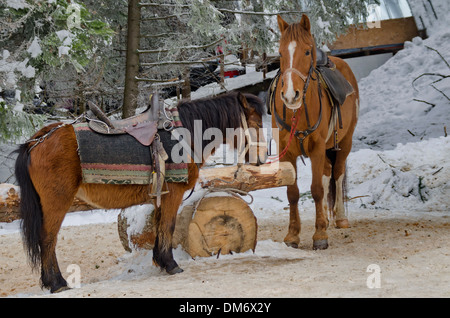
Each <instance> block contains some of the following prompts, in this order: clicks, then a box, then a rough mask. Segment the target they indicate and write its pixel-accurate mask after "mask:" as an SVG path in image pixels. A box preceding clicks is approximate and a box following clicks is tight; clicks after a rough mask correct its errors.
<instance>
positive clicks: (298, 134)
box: [270, 54, 322, 163]
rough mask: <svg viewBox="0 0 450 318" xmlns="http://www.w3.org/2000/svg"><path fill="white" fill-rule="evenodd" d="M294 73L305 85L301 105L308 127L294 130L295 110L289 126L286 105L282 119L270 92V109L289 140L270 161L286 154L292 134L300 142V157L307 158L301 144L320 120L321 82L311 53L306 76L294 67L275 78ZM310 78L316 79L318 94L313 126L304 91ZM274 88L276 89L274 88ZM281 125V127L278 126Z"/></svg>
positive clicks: (273, 96) (296, 119)
mask: <svg viewBox="0 0 450 318" xmlns="http://www.w3.org/2000/svg"><path fill="white" fill-rule="evenodd" d="M290 72H291V73H294V74H296V75H298V76H299V77H300V78H301V79H302V80H303V82H304V83H305V86H304V87H303V100H302V105H303V106H304V109H305V116H306V123H307V125H308V128H307V129H305V130H296V129H295V128H296V126H297V122H298V117H296V116H295V115H296V111H294V114H293V115H292V118H291V122H292V124H291V126H289V125H288V124H287V123H286V122H285V120H286V117H285V115H286V105H285V104H284V103H283V119H282V118H281V117H280V116H279V115H278V113H277V111H276V108H275V93H273V94H272V101H271V108H272V111H273V113H274V115H275V120H276V122H277V125H278V127H279V128H281V130H283V129H286V130H290V136H289V141H288V143H287V145H286V147H285V148H284V149H283V150H282V151H281V152H280V154H279V155H277V156H276V157H275V158H274V160H273V161H271V162H270V163H272V162H276V161H279V160H280V159H281V158H282V157H283V156H284V155H286V153H287V151H288V148H289V146H290V144H291V142H292V139H293V136H295V137H297V139H298V140H299V143H300V151H301V153H302V156H301V157H300V158H301V159H302V161H303V163H305V162H304V160H303V157H305V158H308V156H307V154H306V151H305V147H304V146H303V141H304V140H305V139H306V137H308V136H309V135H311V134H312V133H313V132H314V131H315V130H316V129H317V128H318V127H319V125H320V122H321V121H322V88H321V84H320V78H319V73H318V70H317V69H316V68H315V67H314V60H313V55H312V54H311V65H310V67H309V71H308V76H305V75H304V74H303V73H301V72H300V71H299V70H297V69H295V68H289V69H287V70H285V71H284V73H283V74H282V75H281V74H280V73H278V75H277V76H276V77H275V80H276V81H277V80H278V77H279V76H280V75H281V76H282V78H284V77H285V76H286V75H287V73H290ZM313 72H314V73H316V78H314V77H313V76H312V73H313ZM311 79H312V80H313V81H317V89H318V95H319V105H320V108H319V118H318V119H317V121H316V123H315V124H314V126H311V122H310V120H309V114H308V105H307V104H306V93H307V90H308V87H309V83H310V81H311ZM275 90H276V89H275ZM280 126H281V127H280Z"/></svg>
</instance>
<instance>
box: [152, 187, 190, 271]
mask: <svg viewBox="0 0 450 318" xmlns="http://www.w3.org/2000/svg"><path fill="white" fill-rule="evenodd" d="M168 188H169V193H167V194H164V195H163V196H162V197H161V206H160V207H159V208H156V210H155V225H156V240H155V246H154V248H153V262H154V263H155V265H157V266H160V267H161V268H163V269H165V270H166V272H167V273H169V274H171V275H172V274H177V273H181V272H182V271H183V270H182V269H181V268H180V267H179V266H178V264H177V262H175V260H174V259H173V254H172V237H173V232H174V230H175V223H176V218H177V212H178V208H179V207H180V204H181V201H182V199H183V194H184V192H185V190H186V189H185V188H186V187H185V186H182V185H177V184H174V183H168ZM155 206H156V205H155Z"/></svg>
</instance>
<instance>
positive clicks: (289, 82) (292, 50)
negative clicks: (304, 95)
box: [285, 41, 297, 101]
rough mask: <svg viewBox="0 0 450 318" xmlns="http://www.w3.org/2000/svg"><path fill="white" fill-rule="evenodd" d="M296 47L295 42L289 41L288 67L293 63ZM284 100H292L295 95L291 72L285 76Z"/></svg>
mask: <svg viewBox="0 0 450 318" xmlns="http://www.w3.org/2000/svg"><path fill="white" fill-rule="evenodd" d="M296 47H297V42H296V41H292V42H291V43H289V46H288V50H289V68H292V65H293V63H294V53H295V48H296ZM285 97H286V100H288V101H293V100H294V97H295V91H294V82H293V81H292V72H289V74H288V77H287V89H286V94H285Z"/></svg>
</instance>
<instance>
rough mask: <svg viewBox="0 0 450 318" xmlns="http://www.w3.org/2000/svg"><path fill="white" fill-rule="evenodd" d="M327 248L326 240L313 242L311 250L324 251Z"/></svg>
mask: <svg viewBox="0 0 450 318" xmlns="http://www.w3.org/2000/svg"><path fill="white" fill-rule="evenodd" d="M327 248H328V240H327V239H325V240H317V241H313V250H326V249H327Z"/></svg>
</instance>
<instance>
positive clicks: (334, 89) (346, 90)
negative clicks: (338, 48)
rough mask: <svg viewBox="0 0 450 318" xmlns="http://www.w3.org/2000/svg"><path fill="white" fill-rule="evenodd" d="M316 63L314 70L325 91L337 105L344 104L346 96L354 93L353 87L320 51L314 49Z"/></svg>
mask: <svg viewBox="0 0 450 318" xmlns="http://www.w3.org/2000/svg"><path fill="white" fill-rule="evenodd" d="M316 61H317V64H316V68H317V70H318V71H319V73H320V75H321V77H322V79H323V82H324V83H325V84H326V89H327V90H328V91H329V93H330V94H331V96H332V97H333V98H334V99H335V101H336V102H337V103H338V104H339V105H342V104H344V102H345V99H346V98H347V96H349V95H351V94H352V93H353V92H354V89H353V86H352V85H351V84H350V83H349V82H348V81H347V79H346V78H345V77H344V75H342V73H341V72H340V71H339V70H338V69H337V68H336V65H335V64H334V63H333V61H331V60H330V58H329V57H328V56H327V54H326V53H325V52H324V51H322V50H321V49H316Z"/></svg>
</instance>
